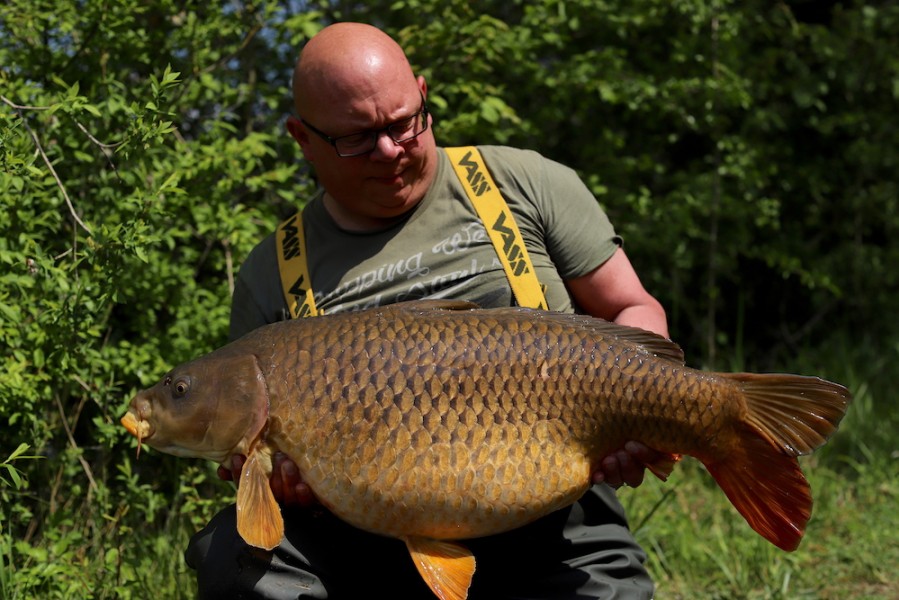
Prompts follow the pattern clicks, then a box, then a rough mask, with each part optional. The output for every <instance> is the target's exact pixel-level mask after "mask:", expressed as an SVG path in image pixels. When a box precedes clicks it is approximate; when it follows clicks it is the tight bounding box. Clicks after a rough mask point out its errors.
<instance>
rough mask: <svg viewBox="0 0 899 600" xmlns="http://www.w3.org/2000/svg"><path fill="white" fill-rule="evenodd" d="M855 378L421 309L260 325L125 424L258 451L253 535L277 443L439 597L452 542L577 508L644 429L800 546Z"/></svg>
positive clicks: (159, 443) (544, 323) (154, 391)
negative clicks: (712, 368) (386, 540)
mask: <svg viewBox="0 0 899 600" xmlns="http://www.w3.org/2000/svg"><path fill="white" fill-rule="evenodd" d="M848 402H849V394H848V392H847V391H846V389H845V388H843V387H842V386H839V385H837V384H834V383H830V382H826V381H823V380H821V379H818V378H814V377H802V376H798V375H756V374H727V373H708V372H702V371H698V370H695V369H690V368H688V367H685V366H684V364H683V356H682V353H681V352H680V349H679V348H678V347H677V346H676V345H674V344H672V343H671V342H668V341H666V340H664V339H662V338H660V337H658V336H655V335H653V334H651V333H648V332H645V331H641V330H637V329H632V328H626V327H620V326H617V325H613V324H610V323H607V322H605V321H601V320H598V319H593V318H590V317H585V316H577V315H564V314H558V313H551V312H544V311H534V310H530V309H520V308H507V309H478V308H477V307H476V306H474V305H472V304H469V303H465V302H443V301H421V302H414V303H406V304H399V305H394V306H390V307H384V308H378V309H373V310H369V311H363V312H359V313H351V314H344V315H332V316H324V317H317V318H315V319H300V320H295V321H288V322H283V323H277V324H273V325H269V326H266V327H263V328H260V329H258V330H256V331H254V332H252V333H250V334H248V335H246V336H244V337H243V338H241V339H240V340H237V341H235V342H233V343H231V344H229V345H227V346H225V347H223V348H220V349H219V350H217V351H215V352H212V353H210V354H208V355H206V356H203V357H200V358H198V359H196V360H194V361H191V362H189V363H186V364H184V365H181V366H179V367H176V368H175V369H173V370H172V371H171V372H170V373H169V374H168V375H166V377H165V378H164V379H163V381H161V382H160V383H159V384H157V385H156V386H154V387H153V388H151V389H149V390H146V391H143V392H141V393H139V394H138V395H137V396H136V397H135V398H134V399H133V400H132V402H131V407H130V409H129V411H128V413H127V414H126V415H125V416H124V417H123V419H122V423H123V424H124V425H125V427H126V428H128V430H129V431H130V432H131V433H132V434H133V435H135V436H137V437H138V440H139V443H140V442H143V443H146V444H147V445H149V446H152V447H153V448H156V449H158V450H161V451H163V452H168V453H172V454H176V455H179V456H196V457H201V458H208V459H210V460H214V461H218V462H221V461H223V460H225V458H226V457H228V456H230V455H231V454H234V453H242V454H246V455H247V457H248V458H247V462H246V465H245V467H244V472H243V473H242V476H241V483H240V487H239V489H238V497H237V505H238V531H239V532H240V534H241V535H242V536H243V538H244V539H245V540H246V541H247V542H248V543H249V544H252V545H254V546H259V547H262V548H268V549H270V548H272V547H274V546H275V545H277V544H278V543H279V542H280V540H281V538H282V535H283V522H282V521H281V517H280V512H279V508H278V506H277V503H276V502H275V501H274V498H273V497H272V495H271V490H270V488H269V485H268V477H269V474H270V472H271V455H272V454H273V453H274V452H276V451H279V450H280V451H283V452H285V453H286V454H287V455H289V456H290V457H291V458H292V459H293V460H294V461H295V462H296V463H297V465H298V466H299V468H300V471H301V473H302V476H303V478H304V480H305V481H306V482H307V483H308V484H309V485H310V486H311V487H312V489H313V490H314V492H315V494H316V496H317V497H318V498H319V499H320V500H321V502H322V503H323V504H324V505H325V506H327V507H328V508H329V509H330V510H332V511H333V512H334V513H335V514H336V515H337V516H339V517H340V518H342V519H344V520H346V521H347V522H349V523H351V524H353V525H355V526H357V527H360V528H362V529H366V530H368V531H372V532H374V533H378V534H382V535H386V536H391V537H396V538H399V539H401V540H403V541H404V542H405V543H406V544H407V546H408V547H409V551H410V555H411V556H412V558H413V560H414V561H415V563H416V565H417V566H418V568H419V572H420V573H421V574H422V576H423V577H424V578H425V580H426V581H427V582H428V584H429V585H430V586H431V588H432V589H433V590H434V592H435V594H437V595H438V596H439V597H441V598H444V599H447V598H452V599H459V598H465V597H466V595H467V589H468V585H469V584H470V582H471V577H472V575H473V572H474V558H473V557H472V556H471V555H470V552H468V551H467V550H466V549H465V547H464V546H463V545H462V544H459V543H457V542H454V541H453V540H459V539H465V538H470V537H478V536H485V535H491V534H494V533H499V532H502V531H506V530H509V529H512V528H515V527H519V526H522V525H524V524H526V523H528V522H531V521H533V520H535V519H537V518H539V517H541V516H543V515H545V514H548V513H550V512H552V511H554V510H557V509H559V508H561V507H564V506H566V505H568V504H571V503H573V502H574V501H575V500H577V499H578V498H579V497H580V496H581V495H582V494H583V493H584V492H585V491H586V489H587V487H588V486H589V484H590V473H591V471H592V469H593V467H594V466H595V465H596V464H597V462H598V461H599V459H600V458H602V457H603V456H605V455H607V454H608V453H609V452H610V451H612V450H615V449H617V448H619V447H621V445H622V444H623V443H624V442H625V441H627V440H638V441H641V442H643V443H645V444H646V445H648V446H650V447H652V448H656V449H658V450H660V451H662V452H663V453H665V457H664V459H663V460H661V461H659V462H658V463H657V464H653V465H648V467H649V468H650V469H652V470H653V472H654V473H656V474H657V475H659V476H660V477H662V478H664V477H666V476H667V475H668V473H669V472H670V470H671V469H672V468H673V465H674V463H675V461H676V460H677V458H678V457H679V456H680V455H682V454H690V455H692V456H695V457H697V458H698V459H699V460H701V461H702V462H703V464H705V466H706V468H707V469H708V470H709V472H710V473H711V474H712V475H713V476H714V478H715V479H716V481H717V482H718V484H719V485H720V486H721V488H722V489H723V490H724V492H725V493H726V494H727V496H728V497H729V498H730V500H731V501H732V503H733V504H734V506H735V507H736V508H737V510H738V511H740V513H741V514H742V515H743V516H744V517H745V518H746V520H747V521H748V523H749V524H750V526H751V527H753V528H754V529H755V530H756V531H757V532H759V533H760V534H761V535H763V536H764V537H766V538H767V539H768V540H770V541H771V542H772V543H774V544H776V545H777V546H779V547H781V548H783V549H786V550H792V549H794V548H796V547H797V546H798V544H799V542H800V540H801V538H802V535H803V532H804V529H805V525H806V523H807V521H808V519H809V516H810V514H811V513H810V511H811V495H810V491H809V488H808V484H807V483H806V481H805V478H804V476H803V475H802V472H801V470H800V469H799V464H798V462H797V460H796V457H797V456H799V455H802V454H807V453H810V452H812V451H813V450H814V449H815V448H817V447H819V446H821V445H822V444H824V442H825V441H826V440H827V438H828V437H829V436H830V435H831V434H832V433H833V432H834V431H835V430H836V427H837V424H838V423H839V421H840V419H841V418H842V416H843V414H844V413H845V410H846V407H847V405H848Z"/></svg>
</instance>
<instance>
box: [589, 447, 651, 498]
mask: <svg viewBox="0 0 899 600" xmlns="http://www.w3.org/2000/svg"><path fill="white" fill-rule="evenodd" d="M660 456H661V454H660V453H659V452H657V451H655V450H653V449H652V448H649V447H648V446H646V445H645V444H641V443H640V442H634V441H629V442H627V443H626V444H625V445H624V448H621V449H619V450H616V451H615V452H612V453H611V454H609V455H608V456H606V457H605V458H603V459H602V461H600V464H599V469H598V470H597V471H596V472H594V473H593V483H603V482H605V483H607V484H609V485H610V486H612V487H613V488H619V487H621V486H622V485H626V486H630V487H637V486H638V485H640V484H642V483H643V477H644V475H645V474H646V465H647V464H652V463H654V462H655V461H657V460H658V459H659V457H660Z"/></svg>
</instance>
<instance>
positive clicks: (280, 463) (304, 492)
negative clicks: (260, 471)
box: [218, 452, 318, 507]
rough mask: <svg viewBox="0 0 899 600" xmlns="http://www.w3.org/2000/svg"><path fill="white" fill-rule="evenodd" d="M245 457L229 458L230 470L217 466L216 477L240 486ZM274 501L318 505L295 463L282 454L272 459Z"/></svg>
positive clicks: (286, 503) (235, 456)
mask: <svg viewBox="0 0 899 600" xmlns="http://www.w3.org/2000/svg"><path fill="white" fill-rule="evenodd" d="M246 460H247V457H246V456H241V455H239V454H235V455H234V456H232V457H231V461H230V462H231V464H230V469H229V468H228V467H227V466H226V465H219V468H218V476H219V477H220V478H221V479H224V480H225V481H234V482H236V483H237V485H240V472H241V470H242V469H243V464H244V462H246ZM269 483H270V485H271V487H272V494H273V495H274V496H275V500H277V501H278V503H279V504H281V505H283V506H303V507H309V506H313V505H315V504H318V499H317V498H316V497H315V494H313V493H312V488H310V487H309V486H308V485H307V484H306V483H305V482H304V481H303V479H302V477H300V470H299V469H298V468H297V465H296V463H295V462H293V461H292V460H290V458H288V457H287V455H286V454H284V453H283V452H276V453H275V456H274V457H273V458H272V476H271V478H270V479H269Z"/></svg>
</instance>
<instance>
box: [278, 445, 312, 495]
mask: <svg viewBox="0 0 899 600" xmlns="http://www.w3.org/2000/svg"><path fill="white" fill-rule="evenodd" d="M271 486H272V494H274V496H275V500H277V501H278V502H279V503H281V504H282V505H284V506H289V505H299V506H304V507H308V506H311V505H313V504H317V503H318V500H317V499H316V498H315V494H313V493H312V488H310V487H309V486H308V485H307V484H306V483H305V482H303V479H302V477H300V470H299V469H298V468H297V465H296V463H294V462H293V461H292V460H290V458H289V457H288V456H287V455H285V454H284V453H282V452H276V453H275V456H274V457H273V460H272V477H271Z"/></svg>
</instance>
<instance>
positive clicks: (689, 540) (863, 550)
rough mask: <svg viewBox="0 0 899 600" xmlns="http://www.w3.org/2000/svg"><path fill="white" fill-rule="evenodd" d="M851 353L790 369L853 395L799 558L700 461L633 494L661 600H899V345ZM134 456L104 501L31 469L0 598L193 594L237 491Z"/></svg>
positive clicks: (825, 455) (2, 553) (816, 476)
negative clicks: (202, 546) (746, 513)
mask: <svg viewBox="0 0 899 600" xmlns="http://www.w3.org/2000/svg"><path fill="white" fill-rule="evenodd" d="M834 347H835V348H838V347H840V346H839V345H838V344H837V345H835V346H834ZM844 348H845V350H843V352H844V353H845V354H842V355H841V353H840V352H834V353H833V356H832V357H831V359H832V363H831V364H823V365H822V364H818V363H816V364H815V365H811V366H809V365H806V364H803V363H802V361H801V360H800V361H798V362H797V364H795V365H791V367H792V368H790V369H787V370H791V371H795V372H806V373H814V372H817V373H821V374H823V375H826V376H827V377H828V378H832V379H834V380H837V381H841V382H844V383H847V384H848V385H849V387H850V388H851V389H852V391H853V393H854V395H855V399H854V401H853V403H852V405H851V406H850V410H849V413H848V414H847V416H846V418H845V419H844V421H843V424H842V426H841V428H840V430H839V432H838V433H837V435H836V436H835V437H834V438H833V439H832V440H831V441H830V442H829V443H828V445H827V446H825V447H824V448H823V449H822V450H821V451H819V452H818V453H816V454H815V455H813V456H811V457H806V458H803V459H802V461H801V462H802V465H803V469H804V471H805V473H806V475H807V477H808V479H809V482H810V484H811V487H812V494H813V497H814V500H815V506H814V511H813V515H812V519H811V521H810V523H809V527H808V530H807V532H806V535H805V538H804V541H803V543H802V545H801V546H800V548H799V549H798V550H797V551H796V552H793V553H786V552H782V551H781V550H778V549H777V548H775V547H774V546H772V545H771V544H769V543H768V542H766V541H765V540H763V539H762V538H761V537H760V536H758V535H757V534H756V533H755V532H753V531H752V530H751V529H750V528H749V526H748V525H747V524H746V523H745V522H744V521H743V519H742V517H740V516H739V514H738V513H737V512H736V510H734V508H733V507H732V506H731V505H730V503H729V502H728V500H727V499H726V497H725V496H724V494H723V493H722V492H721V490H720V489H718V488H717V486H716V485H715V483H714V482H713V481H712V479H711V477H710V476H709V475H708V474H707V473H706V472H705V470H704V469H703V467H702V466H701V465H700V464H698V463H697V462H696V461H693V460H690V459H686V460H685V461H684V462H683V463H682V464H681V465H679V466H678V468H676V469H675V471H674V473H673V474H672V476H671V478H670V479H669V481H668V482H667V483H662V482H659V481H657V480H655V479H654V478H653V477H648V478H647V481H646V482H645V483H644V484H643V485H642V486H640V487H639V488H637V489H626V490H622V492H621V493H620V497H621V499H622V502H623V503H624V504H625V507H626V508H627V510H628V514H629V515H630V520H631V524H632V526H633V528H634V531H635V535H636V537H637V539H638V541H639V542H640V543H641V544H642V545H643V547H644V548H645V549H646V550H647V553H648V555H649V558H648V567H649V569H650V571H651V573H652V575H653V577H654V578H655V580H656V583H657V598H658V599H659V600H680V599H691V600H695V599H715V600H717V599H722V600H723V599H738V600H739V599H746V600H762V599H784V600H786V599H790V600H792V599H816V600H817V599H821V600H831V599H832V600H837V599H840V600H846V599H849V600H869V599H870V600H879V599H883V600H887V599H890V600H893V599H895V598H899V573H897V570H899V543H897V535H896V533H895V532H896V531H899V510H896V508H897V507H899V433H897V432H899V416H897V414H895V412H894V411H893V409H892V389H893V384H892V382H893V381H895V379H896V377H895V376H894V372H895V371H896V370H897V369H896V367H895V366H894V365H896V364H899V362H897V361H896V360H895V359H896V358H897V356H896V354H899V348H896V349H895V352H894V353H893V354H889V353H887V354H886V355H883V356H881V355H875V354H871V355H868V354H866V352H868V351H867V350H866V346H865V344H857V345H856V346H854V347H852V346H851V345H849V344H847V345H845V346H844ZM810 356H811V354H810ZM801 358H802V357H800V359H801ZM853 369H855V370H853ZM132 457H133V455H128V454H123V455H121V456H118V455H117V456H115V457H110V458H108V461H109V462H110V464H109V465H108V468H104V469H102V470H101V469H97V470H96V471H95V473H94V477H95V479H96V483H97V487H96V488H94V489H93V491H91V490H90V489H88V488H87V486H85V485H83V477H82V478H81V479H79V475H80V474H81V471H80V469H81V466H80V465H79V463H78V461H77V460H74V459H72V460H69V462H68V463H65V464H64V465H63V466H59V467H53V468H52V469H51V468H50V466H49V463H51V460H50V459H47V460H44V461H41V463H47V465H48V467H47V469H48V473H49V474H50V475H52V474H53V473H54V472H55V473H56V475H55V477H53V476H47V477H46V478H45V479H44V478H43V476H41V478H39V477H38V475H37V474H34V473H33V474H32V475H31V479H32V481H31V483H30V486H29V487H28V489H23V490H17V489H15V488H14V486H12V485H11V484H10V480H9V477H8V476H7V477H6V483H5V484H0V496H2V500H3V502H2V503H0V600H25V599H27V600H31V599H32V598H40V599H53V598H60V599H63V598H65V599H68V598H84V599H87V598H91V599H101V600H103V599H107V598H108V599H113V598H115V599H117V600H118V599H124V600H127V599H141V598H166V599H172V600H181V599H188V598H193V597H194V595H195V594H194V590H195V583H194V580H193V573H192V571H190V569H188V568H187V566H186V565H185V564H184V560H183V551H184V548H186V545H187V540H188V539H189V537H190V535H191V534H192V533H193V532H194V531H195V530H196V529H198V528H199V527H201V526H202V524H203V523H205V522H206V520H207V519H208V518H209V517H210V516H211V515H212V514H213V513H214V512H215V511H216V510H217V509H218V508H219V507H220V506H222V505H224V504H225V503H226V502H228V501H229V500H230V498H231V497H232V496H231V488H230V487H228V485H227V484H223V483H221V482H218V481H217V480H216V479H215V476H214V469H213V467H212V465H210V464H204V463H200V462H199V461H190V460H179V459H176V458H174V457H167V456H164V455H160V454H158V453H154V455H153V458H152V469H151V463H149V462H147V463H145V461H146V460H147V459H143V458H142V459H141V460H140V461H138V462H133V461H132ZM160 461H165V462H164V464H163V467H164V468H163V469H162V471H161V472H160V468H159V466H160V465H159V462H160ZM7 464H8V463H7ZM13 464H19V465H22V464H24V463H13ZM53 464H54V465H55V464H63V463H53ZM65 465H69V466H65ZM141 468H147V469H148V470H150V472H152V473H154V474H155V475H157V479H154V478H153V477H150V476H148V474H147V473H141V471H140V469H141ZM55 469H58V471H56V470H55ZM65 469H68V471H66V470H65ZM4 474H8V470H6V471H4ZM60 478H62V479H63V480H67V481H70V483H69V484H68V485H67V486H66V487H65V493H64V494H59V495H58V497H59V498H61V500H59V499H57V500H56V502H55V505H54V502H52V501H51V500H52V497H51V500H48V499H46V498H44V497H43V496H42V494H44V492H43V491H42V489H43V487H45V486H46V485H47V484H45V483H43V484H42V483H41V481H53V480H54V479H57V480H58V479H60ZM80 481H81V483H80ZM4 486H5V487H4ZM17 499H18V501H17ZM29 507H30V508H29ZM35 507H36V508H35Z"/></svg>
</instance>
